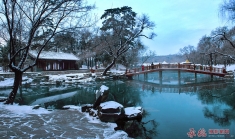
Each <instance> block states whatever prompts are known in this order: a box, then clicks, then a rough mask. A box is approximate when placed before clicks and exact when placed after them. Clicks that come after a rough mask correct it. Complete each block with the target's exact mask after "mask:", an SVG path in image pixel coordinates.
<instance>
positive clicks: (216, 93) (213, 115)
mask: <svg viewBox="0 0 235 139" xmlns="http://www.w3.org/2000/svg"><path fill="white" fill-rule="evenodd" d="M198 98H199V100H201V101H202V103H203V104H211V105H213V107H212V108H209V107H208V106H207V107H204V109H203V112H204V116H205V117H206V118H210V119H212V120H213V121H214V122H215V123H216V124H218V125H220V126H229V125H231V122H232V121H235V101H234V100H235V86H234V84H228V86H227V87H226V88H221V89H218V88H208V89H201V90H198Z"/></svg>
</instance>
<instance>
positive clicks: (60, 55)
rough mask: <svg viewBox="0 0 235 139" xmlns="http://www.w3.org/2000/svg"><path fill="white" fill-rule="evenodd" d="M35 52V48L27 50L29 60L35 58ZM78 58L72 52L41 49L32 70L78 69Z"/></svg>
mask: <svg viewBox="0 0 235 139" xmlns="http://www.w3.org/2000/svg"><path fill="white" fill-rule="evenodd" d="M37 54H38V53H37V51H36V50H31V51H29V56H30V58H31V60H33V59H35V58H36V57H37ZM78 60H79V58H78V57H76V56H75V55H74V54H72V53H64V52H50V51H42V52H41V54H40V56H39V58H38V61H37V65H36V66H35V67H34V69H33V70H32V71H58V70H61V71H62V70H78V65H77V64H76V61H78Z"/></svg>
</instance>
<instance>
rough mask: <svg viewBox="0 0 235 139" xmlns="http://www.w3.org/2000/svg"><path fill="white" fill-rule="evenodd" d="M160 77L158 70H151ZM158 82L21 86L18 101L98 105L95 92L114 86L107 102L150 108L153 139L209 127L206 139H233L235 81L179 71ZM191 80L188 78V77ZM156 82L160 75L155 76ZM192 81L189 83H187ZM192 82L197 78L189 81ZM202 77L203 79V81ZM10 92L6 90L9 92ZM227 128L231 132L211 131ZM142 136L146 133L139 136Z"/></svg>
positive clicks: (180, 137)
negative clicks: (196, 77) (183, 73)
mask: <svg viewBox="0 0 235 139" xmlns="http://www.w3.org/2000/svg"><path fill="white" fill-rule="evenodd" d="M149 76H150V77H153V78H154V77H157V74H152V75H151V74H150V75H149ZM169 76H170V77H171V78H170V80H167V81H166V82H163V85H159V84H158V82H157V81H154V80H153V78H148V79H144V78H142V77H138V78H137V77H135V78H134V80H109V81H102V82H95V83H90V84H86V85H71V86H66V85H64V86H37V87H30V88H22V90H21V91H20V92H21V93H18V96H17V98H16V101H17V102H18V103H20V104H26V105H35V104H39V105H41V106H43V107H45V108H62V106H64V105H82V104H86V103H90V104H91V103H94V101H95V90H98V89H99V87H100V86H101V85H106V86H108V87H109V88H110V91H109V97H108V100H115V101H117V102H119V103H121V104H122V105H124V106H125V107H130V106H141V107H143V109H144V110H145V112H144V115H143V120H142V122H148V121H150V120H153V121H154V123H156V125H153V124H150V123H148V124H145V125H144V126H145V128H146V129H147V131H150V130H152V129H154V131H155V132H154V133H156V135H155V134H151V133H150V134H149V136H152V138H159V139H187V138H189V137H188V135H187V133H188V132H189V131H190V128H194V130H195V134H196V136H194V137H193V138H199V137H198V135H197V133H198V131H199V130H200V129H204V131H205V133H206V136H205V138H209V139H211V138H216V139H218V138H221V139H223V138H228V137H229V139H230V138H234V135H235V125H234V120H235V87H234V83H233V82H225V81H222V80H220V79H217V78H214V79H213V81H212V82H208V80H210V79H209V78H208V77H206V76H200V77H198V79H197V82H195V79H194V75H192V74H185V75H184V76H183V77H182V79H181V84H180V85H179V84H178V82H177V81H178V79H177V76H176V75H175V74H169ZM185 78H187V80H186V79H185ZM155 79H156V80H157V78H155ZM186 81H187V82H186ZM189 81H192V82H189ZM199 81H200V82H199ZM7 91H9V90H7V89H6V90H1V91H0V96H6V93H4V92H7ZM219 129H222V130H223V131H224V130H226V131H228V130H229V132H230V134H229V135H227V134H209V131H211V130H213V131H217V130H219ZM140 138H142V137H140Z"/></svg>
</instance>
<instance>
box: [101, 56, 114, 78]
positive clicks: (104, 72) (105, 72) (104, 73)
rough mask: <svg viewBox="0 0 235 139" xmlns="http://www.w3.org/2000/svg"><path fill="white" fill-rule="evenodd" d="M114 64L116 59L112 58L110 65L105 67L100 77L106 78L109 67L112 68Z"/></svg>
mask: <svg viewBox="0 0 235 139" xmlns="http://www.w3.org/2000/svg"><path fill="white" fill-rule="evenodd" d="M115 63H116V58H113V61H112V63H111V64H110V65H109V66H108V67H106V69H105V70H104V71H103V73H102V75H103V76H106V74H107V71H108V70H110V69H111V67H112V66H113V65H114V64H115Z"/></svg>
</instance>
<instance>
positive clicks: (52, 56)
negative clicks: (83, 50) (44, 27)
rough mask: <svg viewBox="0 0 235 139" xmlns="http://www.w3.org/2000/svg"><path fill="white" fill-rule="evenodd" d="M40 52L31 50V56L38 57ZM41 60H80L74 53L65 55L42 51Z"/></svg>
mask: <svg viewBox="0 0 235 139" xmlns="http://www.w3.org/2000/svg"><path fill="white" fill-rule="evenodd" d="M37 54H38V52H37V51H36V50H30V51H29V55H30V56H32V57H33V58H36V57H37ZM39 59H55V60H79V58H78V57H76V56H75V55H74V54H72V53H64V52H50V51H42V52H41V54H40V56H39Z"/></svg>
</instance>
